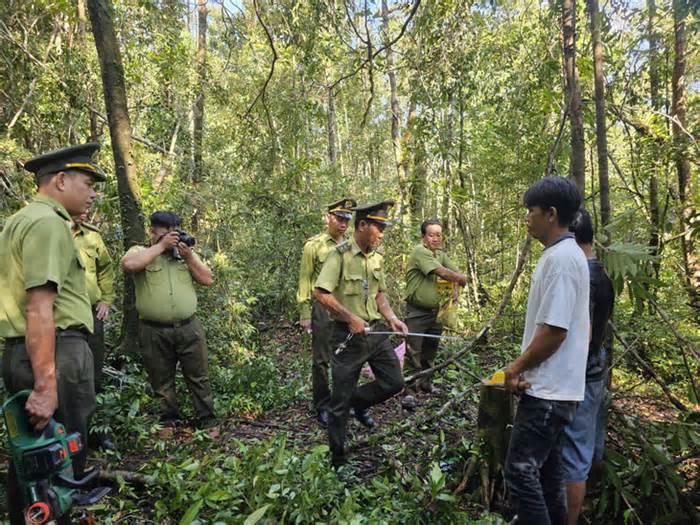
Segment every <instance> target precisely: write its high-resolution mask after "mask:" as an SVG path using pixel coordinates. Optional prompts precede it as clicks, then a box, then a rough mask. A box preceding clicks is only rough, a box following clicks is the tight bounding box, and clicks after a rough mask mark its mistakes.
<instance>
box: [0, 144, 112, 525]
mask: <svg viewBox="0 0 700 525" xmlns="http://www.w3.org/2000/svg"><path fill="white" fill-rule="evenodd" d="M98 149H99V145H98V144H94V143H92V144H84V145H81V146H73V147H70V148H65V149H61V150H56V151H52V152H49V153H46V154H44V155H41V156H38V157H35V158H33V159H31V160H29V161H27V162H26V163H25V164H24V168H25V169H26V170H28V171H30V172H32V173H34V175H35V180H36V184H37V187H38V193H37V195H36V196H35V197H34V199H33V200H32V201H31V202H30V203H29V204H27V206H25V207H24V208H23V209H21V210H20V211H18V212H17V213H15V214H14V215H13V216H12V217H10V218H9V219H8V220H7V222H6V223H5V226H4V228H3V230H2V233H0V268H2V271H0V337H2V338H4V339H5V348H4V352H3V358H2V372H3V379H4V382H5V388H6V389H7V390H8V392H10V393H14V392H17V391H19V390H23V389H31V391H32V392H31V394H30V396H29V399H27V403H26V405H25V409H26V411H27V413H28V416H29V422H30V423H31V424H32V425H33V426H34V427H35V428H37V429H42V428H44V427H45V426H46V424H47V423H48V421H49V418H51V417H52V416H53V417H55V418H56V420H58V421H59V422H61V423H63V424H64V425H65V427H66V430H67V431H68V432H76V431H77V432H80V434H81V436H82V437H83V439H84V440H85V439H86V436H87V435H88V418H89V416H90V414H91V413H92V411H93V410H94V407H95V390H94V378H93V372H94V371H93V360H92V353H91V351H90V347H89V346H88V343H87V337H88V335H89V334H90V333H91V332H92V312H91V309H90V301H89V299H88V294H87V291H86V281H85V264H84V262H83V260H82V258H81V257H80V255H79V253H78V250H77V249H76V247H75V244H74V243H73V237H72V235H71V230H70V217H71V215H79V214H81V213H83V212H84V211H86V210H87V209H88V208H89V207H90V205H91V204H92V202H93V201H94V199H95V196H96V193H95V188H94V185H95V182H97V181H104V180H105V177H104V174H103V173H102V171H101V170H100V169H99V168H98V167H97V166H96V165H95V164H94V161H93V160H92V156H93V154H94V153H95V151H97V150H98ZM85 460H86V449H83V452H81V453H80V454H79V455H78V456H76V457H75V458H73V469H74V471H75V473H76V475H77V476H81V475H82V474H83V471H84V468H85ZM10 472H11V474H10V476H9V477H8V483H9V485H10V487H9V490H10V491H11V492H10V493H9V497H8V501H11V502H16V503H17V505H16V506H13V507H12V509H11V514H12V516H11V518H12V519H13V520H15V519H16V518H17V516H15V515H14V513H15V512H17V509H20V514H21V507H22V503H23V502H22V501H21V496H19V495H17V493H15V492H14V491H15V490H16V487H14V483H15V482H14V476H13V472H14V469H12V468H11V469H10ZM19 519H20V520H21V517H20V518H19Z"/></svg>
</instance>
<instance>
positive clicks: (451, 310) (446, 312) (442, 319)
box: [437, 297, 459, 330]
mask: <svg viewBox="0 0 700 525" xmlns="http://www.w3.org/2000/svg"><path fill="white" fill-rule="evenodd" d="M437 322H438V323H440V324H441V325H442V327H443V328H447V329H448V330H457V326H458V324H459V323H458V319H457V301H455V300H453V299H452V297H450V298H449V299H448V300H447V301H446V302H444V303H443V304H442V305H441V306H440V310H439V311H438V314H437Z"/></svg>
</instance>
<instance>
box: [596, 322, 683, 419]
mask: <svg viewBox="0 0 700 525" xmlns="http://www.w3.org/2000/svg"><path fill="white" fill-rule="evenodd" d="M608 324H609V325H610V328H611V329H612V332H613V335H614V336H615V338H616V339H617V340H618V341H619V342H620V344H621V345H622V346H623V347H624V348H625V351H626V352H629V353H630V354H632V355H633V356H634V358H635V359H636V360H637V362H638V363H639V364H640V365H641V366H642V368H643V369H644V370H646V371H647V372H648V373H649V375H651V377H652V378H653V379H654V381H656V383H657V384H658V385H659V386H660V387H661V390H663V392H664V394H666V397H667V398H668V400H669V401H670V402H671V403H672V404H673V406H675V407H676V408H677V409H678V410H680V411H682V412H687V411H688V407H686V406H685V405H684V404H683V403H682V402H681V401H680V400H679V399H678V398H677V397H676V396H674V395H673V394H672V393H671V391H670V390H669V389H668V386H667V385H666V383H664V381H663V379H661V377H660V376H659V374H657V373H656V371H655V370H654V369H653V368H652V367H651V366H650V365H649V364H648V363H647V362H646V361H645V360H644V359H643V358H642V356H640V355H639V353H637V351H636V350H635V349H634V348H632V347H631V346H630V345H628V344H627V342H626V341H625V340H624V338H623V337H622V336H621V335H620V333H619V332H618V331H617V328H615V325H614V324H613V323H612V321H609V322H608Z"/></svg>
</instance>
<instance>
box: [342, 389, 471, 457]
mask: <svg viewBox="0 0 700 525" xmlns="http://www.w3.org/2000/svg"><path fill="white" fill-rule="evenodd" d="M480 384H481V381H479V382H478V383H475V384H473V385H471V386H470V387H469V388H466V389H465V390H463V391H462V392H460V393H459V394H457V395H456V396H455V397H453V398H452V399H450V400H449V401H447V402H446V403H445V404H444V405H442V407H441V408H440V410H438V411H437V412H433V413H432V414H430V415H429V416H425V417H423V418H415V419H414V418H406V419H405V420H404V422H403V423H401V424H400V425H398V426H396V427H393V428H390V429H388V430H386V431H384V432H380V433H379V434H373V435H370V436H368V437H366V438H364V439H360V440H358V441H355V442H354V443H353V444H352V445H350V446H349V447H348V450H349V451H350V450H357V449H358V448H362V447H364V446H367V445H369V444H370V442H371V441H373V440H377V439H384V438H387V437H390V436H393V435H394V434H398V433H400V432H402V431H404V430H407V429H408V428H417V427H420V426H421V425H427V424H428V423H431V422H432V421H434V420H435V419H438V418H440V417H442V416H443V415H444V414H445V413H446V412H447V411H448V410H449V409H450V407H452V405H454V404H455V403H457V402H458V401H461V400H462V399H464V398H465V397H467V395H468V394H469V393H470V392H471V390H472V388H473V387H475V386H478V385H480Z"/></svg>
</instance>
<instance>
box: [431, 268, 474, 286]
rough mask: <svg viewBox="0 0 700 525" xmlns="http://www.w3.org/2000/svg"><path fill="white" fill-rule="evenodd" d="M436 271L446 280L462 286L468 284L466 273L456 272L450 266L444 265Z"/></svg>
mask: <svg viewBox="0 0 700 525" xmlns="http://www.w3.org/2000/svg"><path fill="white" fill-rule="evenodd" d="M435 273H436V274H437V275H438V276H439V277H442V278H443V279H445V280H446V281H450V282H451V283H459V285H460V286H464V285H466V284H467V276H466V275H464V274H461V273H458V272H454V271H452V270H450V269H449V268H445V267H444V266H440V267H439V268H438V269H436V270H435Z"/></svg>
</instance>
